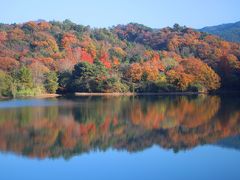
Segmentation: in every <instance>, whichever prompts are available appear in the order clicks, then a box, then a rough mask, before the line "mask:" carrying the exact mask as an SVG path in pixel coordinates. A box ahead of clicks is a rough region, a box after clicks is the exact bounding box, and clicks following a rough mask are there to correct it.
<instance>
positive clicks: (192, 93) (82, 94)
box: [74, 92, 209, 96]
mask: <svg viewBox="0 0 240 180" xmlns="http://www.w3.org/2000/svg"><path fill="white" fill-rule="evenodd" d="M199 94H209V93H207V92H161V93H81V92H76V93H74V96H157V95H199Z"/></svg>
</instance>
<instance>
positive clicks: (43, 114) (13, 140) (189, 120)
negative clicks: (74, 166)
mask: <svg viewBox="0 0 240 180" xmlns="http://www.w3.org/2000/svg"><path fill="white" fill-rule="evenodd" d="M45 101H56V102H57V104H56V103H54V104H53V105H52V106H33V107H12V108H2V109H0V150H1V151H2V152H14V153H16V154H20V155H24V156H28V157H36V158H47V157H51V158H54V157H62V156H63V157H65V158H69V157H72V156H74V155H78V154H81V153H85V152H89V151H94V150H101V151H105V150H106V149H108V148H114V149H118V150H127V151H130V152H135V151H140V150H144V149H146V148H148V147H151V146H152V145H159V146H161V147H162V148H166V149H173V150H174V151H179V150H186V149H191V148H193V147H196V146H198V145H202V144H210V143H215V142H217V141H219V140H220V139H223V138H227V137H230V136H235V135H238V134H239V133H240V101H239V98H238V97H237V96H236V97H235V96H234V97H228V96H227V97H226V96H221V97H220V96H206V95H199V96H164V97H157V96H156V97H155V96H150V97H81V98H80V97H79V98H74V99H71V98H60V99H52V100H45Z"/></svg>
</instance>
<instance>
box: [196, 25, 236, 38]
mask: <svg viewBox="0 0 240 180" xmlns="http://www.w3.org/2000/svg"><path fill="white" fill-rule="evenodd" d="M200 31H201V32H207V33H210V34H214V35H218V36H220V37H221V38H223V39H225V40H227V41H232V42H240V21H238V22H236V23H229V24H222V25H218V26H209V27H204V28H202V29H200Z"/></svg>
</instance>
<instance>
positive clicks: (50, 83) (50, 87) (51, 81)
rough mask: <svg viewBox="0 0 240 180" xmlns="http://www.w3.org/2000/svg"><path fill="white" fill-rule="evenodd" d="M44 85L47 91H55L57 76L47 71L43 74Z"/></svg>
mask: <svg viewBox="0 0 240 180" xmlns="http://www.w3.org/2000/svg"><path fill="white" fill-rule="evenodd" d="M45 78H46V79H45V82H44V87H45V89H46V91H47V92H48V93H56V91H57V89H58V77H57V74H56V73H55V72H48V73H46V74H45Z"/></svg>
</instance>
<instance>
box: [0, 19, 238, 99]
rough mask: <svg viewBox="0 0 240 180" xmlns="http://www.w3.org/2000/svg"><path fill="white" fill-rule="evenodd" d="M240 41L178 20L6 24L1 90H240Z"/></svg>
mask: <svg viewBox="0 0 240 180" xmlns="http://www.w3.org/2000/svg"><path fill="white" fill-rule="evenodd" d="M239 60H240V44H237V43H231V42H227V41H223V40H221V39H220V38H218V37H215V36H212V35H208V34H206V33H201V32H197V31H195V30H193V29H191V28H187V27H181V26H179V25H175V26H174V27H173V28H169V27H168V28H163V29H160V30H157V29H152V28H149V27H146V26H143V25H140V24H134V23H131V24H128V25H118V26H115V27H112V28H109V29H105V28H103V29H95V28H94V29H93V28H90V27H89V26H82V25H77V24H75V23H73V22H71V21H69V20H65V21H64V22H57V21H52V22H45V21H41V22H27V23H24V24H11V25H9V24H0V70H1V71H0V84H1V86H0V96H24V95H35V94H39V93H44V92H48V93H54V92H56V91H58V92H61V93H66V92H76V91H77V92H130V91H131V92H169V91H171V92H172V91H215V90H218V89H220V88H224V89H230V90H232V89H239V88H240V86H239V84H240V62H239Z"/></svg>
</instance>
